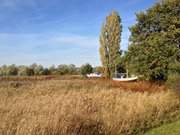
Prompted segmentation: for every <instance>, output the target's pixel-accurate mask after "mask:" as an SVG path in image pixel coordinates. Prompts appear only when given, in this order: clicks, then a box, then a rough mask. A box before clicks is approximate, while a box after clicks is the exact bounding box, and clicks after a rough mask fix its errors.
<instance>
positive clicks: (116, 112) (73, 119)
mask: <svg viewBox="0 0 180 135" xmlns="http://www.w3.org/2000/svg"><path fill="white" fill-rule="evenodd" d="M150 89H154V90H153V91H155V90H156V91H157V92H152V91H151V90H150ZM134 91H136V92H134ZM138 91H143V92H138ZM148 91H150V92H148ZM177 119H180V100H179V97H178V96H177V95H176V94H175V93H173V92H172V91H170V90H164V86H158V85H153V84H148V83H147V82H135V83H129V84H128V83H126V84H124V83H123V84H122V83H121V84H120V83H117V82H112V81H108V80H88V79H78V78H77V77H75V78H69V77H67V78H66V79H65V78H64V79H57V78H56V79H50V80H46V79H45V80H44V79H42V80H36V81H32V80H26V81H22V80H18V81H15V80H8V81H7V80H3V79H2V80H1V82H0V134H1V135H120V134H123V135H134V134H137V133H139V132H143V131H145V130H147V129H148V128H151V127H154V126H158V125H159V124H161V123H163V122H169V121H171V120H177Z"/></svg>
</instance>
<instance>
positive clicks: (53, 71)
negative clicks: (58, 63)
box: [49, 65, 57, 75]
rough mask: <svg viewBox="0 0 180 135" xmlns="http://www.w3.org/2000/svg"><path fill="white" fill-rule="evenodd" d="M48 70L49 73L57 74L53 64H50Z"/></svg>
mask: <svg viewBox="0 0 180 135" xmlns="http://www.w3.org/2000/svg"><path fill="white" fill-rule="evenodd" d="M49 72H50V74H51V75H55V74H57V70H56V67H55V65H52V66H51V67H50V68H49Z"/></svg>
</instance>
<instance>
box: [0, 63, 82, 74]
mask: <svg viewBox="0 0 180 135" xmlns="http://www.w3.org/2000/svg"><path fill="white" fill-rule="evenodd" d="M67 74H69V75H74V74H79V71H78V69H77V68H76V66H75V65H73V64H70V65H59V66H58V67H57V68H56V67H55V66H51V67H50V68H45V67H43V66H42V65H37V64H36V63H34V64H32V65H30V66H23V65H21V66H16V65H10V66H7V65H3V66H2V67H0V76H12V75H18V76H33V75H67Z"/></svg>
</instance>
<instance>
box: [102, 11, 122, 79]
mask: <svg viewBox="0 0 180 135" xmlns="http://www.w3.org/2000/svg"><path fill="white" fill-rule="evenodd" d="M121 32H122V25H121V18H120V16H119V14H118V13H117V12H115V11H113V12H112V13H111V14H110V15H109V16H107V17H106V21H105V23H103V25H102V29H101V34H100V48H99V52H100V58H101V62H102V65H103V67H104V69H105V76H106V77H107V78H110V77H112V76H113V74H114V72H115V70H116V66H117V64H118V63H119V59H120V41H121Z"/></svg>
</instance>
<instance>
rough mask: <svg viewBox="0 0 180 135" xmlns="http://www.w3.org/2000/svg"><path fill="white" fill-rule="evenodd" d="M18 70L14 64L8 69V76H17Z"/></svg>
mask: <svg viewBox="0 0 180 135" xmlns="http://www.w3.org/2000/svg"><path fill="white" fill-rule="evenodd" d="M17 74H18V68H17V67H16V66H15V65H14V64H13V65H10V66H8V67H7V75H17Z"/></svg>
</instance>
